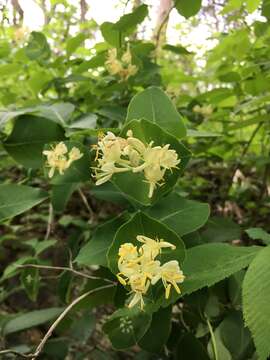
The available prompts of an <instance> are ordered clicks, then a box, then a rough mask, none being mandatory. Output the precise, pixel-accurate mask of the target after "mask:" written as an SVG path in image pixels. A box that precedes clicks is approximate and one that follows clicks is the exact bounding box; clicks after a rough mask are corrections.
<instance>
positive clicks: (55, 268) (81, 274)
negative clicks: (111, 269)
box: [17, 264, 115, 284]
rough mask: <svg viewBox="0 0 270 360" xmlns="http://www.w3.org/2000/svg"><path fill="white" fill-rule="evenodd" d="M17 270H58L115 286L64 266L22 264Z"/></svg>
mask: <svg viewBox="0 0 270 360" xmlns="http://www.w3.org/2000/svg"><path fill="white" fill-rule="evenodd" d="M17 267H18V268H35V269H41V270H42V269H43V270H60V271H70V272H71V273H73V274H75V275H77V276H81V277H84V278H86V279H91V280H103V281H104V282H108V283H110V284H115V282H114V281H111V280H109V279H104V278H101V277H99V276H93V275H88V274H85V273H83V272H80V271H77V270H75V269H73V268H69V267H65V266H48V265H37V264H23V265H17Z"/></svg>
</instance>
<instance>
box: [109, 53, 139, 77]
mask: <svg viewBox="0 0 270 360" xmlns="http://www.w3.org/2000/svg"><path fill="white" fill-rule="evenodd" d="M105 65H106V68H107V70H108V72H109V73H110V74H111V75H119V76H120V78H121V79H122V80H127V79H128V78H129V77H130V76H133V75H135V74H136V73H137V71H138V68H137V66H136V65H134V64H132V56H131V52H130V49H129V48H128V49H127V51H126V52H125V53H124V54H123V55H122V57H121V59H120V60H119V59H118V57H117V49H115V48H114V49H110V50H109V52H108V58H107V60H106V62H105Z"/></svg>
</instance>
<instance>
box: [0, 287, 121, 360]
mask: <svg viewBox="0 0 270 360" xmlns="http://www.w3.org/2000/svg"><path fill="white" fill-rule="evenodd" d="M113 286H115V284H110V285H104V286H100V287H98V288H96V289H92V290H90V291H88V292H86V293H84V294H82V295H81V296H79V297H78V298H77V299H75V300H74V301H72V303H71V304H70V305H69V306H68V307H67V308H66V309H65V310H64V311H63V312H62V313H61V314H60V315H59V316H58V318H57V319H56V320H55V321H54V323H53V324H52V325H51V326H50V328H49V330H48V331H47V332H46V334H45V335H44V337H43V339H42V340H41V342H40V343H39V345H38V346H37V348H36V350H35V352H34V353H31V354H23V353H19V352H17V351H14V350H12V349H6V350H2V351H0V355H2V354H15V355H18V356H21V357H23V358H25V359H31V360H35V359H37V357H38V356H39V355H40V353H41V352H42V350H43V348H44V346H45V344H46V342H47V341H48V339H49V338H50V337H51V335H52V333H53V331H54V330H55V328H56V327H57V325H58V324H59V323H60V322H61V321H62V320H63V318H64V317H65V316H66V315H67V314H68V313H69V312H70V311H71V310H72V308H73V307H74V306H75V305H77V304H78V303H79V302H80V301H82V300H83V299H85V298H86V297H87V296H89V295H92V294H94V293H95V292H97V291H100V290H104V289H107V288H110V287H113Z"/></svg>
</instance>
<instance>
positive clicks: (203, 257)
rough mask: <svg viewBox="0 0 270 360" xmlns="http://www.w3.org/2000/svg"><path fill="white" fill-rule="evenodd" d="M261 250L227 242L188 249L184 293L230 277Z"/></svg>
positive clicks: (183, 285) (184, 267)
mask: <svg viewBox="0 0 270 360" xmlns="http://www.w3.org/2000/svg"><path fill="white" fill-rule="evenodd" d="M259 251H261V248H260V247H259V246H250V247H240V246H239V247H238V246H232V245H227V244H204V245H199V246H195V247H193V248H190V249H188V250H187V251H186V253H187V256H186V261H185V262H184V264H183V273H184V275H185V276H186V279H185V281H184V282H183V284H182V293H183V294H190V293H192V292H194V291H196V290H199V289H201V288H203V287H205V286H208V287H209V286H212V285H214V284H215V283H217V282H219V281H221V280H223V279H225V278H227V277H229V276H230V275H232V274H234V273H236V272H237V271H239V270H241V269H243V268H245V267H247V266H248V265H249V264H250V262H251V261H252V260H253V259H254V257H255V256H256V254H257V253H258V252H259Z"/></svg>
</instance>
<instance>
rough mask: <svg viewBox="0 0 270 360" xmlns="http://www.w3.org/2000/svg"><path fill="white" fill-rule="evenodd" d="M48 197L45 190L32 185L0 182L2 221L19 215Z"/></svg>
mask: <svg viewBox="0 0 270 360" xmlns="http://www.w3.org/2000/svg"><path fill="white" fill-rule="evenodd" d="M47 198H48V194H47V193H46V192H45V191H43V190H40V189H36V188H32V187H30V186H25V185H15V184H0V221H3V220H6V219H8V218H12V217H14V216H16V215H19V214H21V213H23V212H24V211H27V210H29V209H31V208H32V207H33V206H35V205H37V204H39V203H41V202H42V201H44V200H45V199H47Z"/></svg>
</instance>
